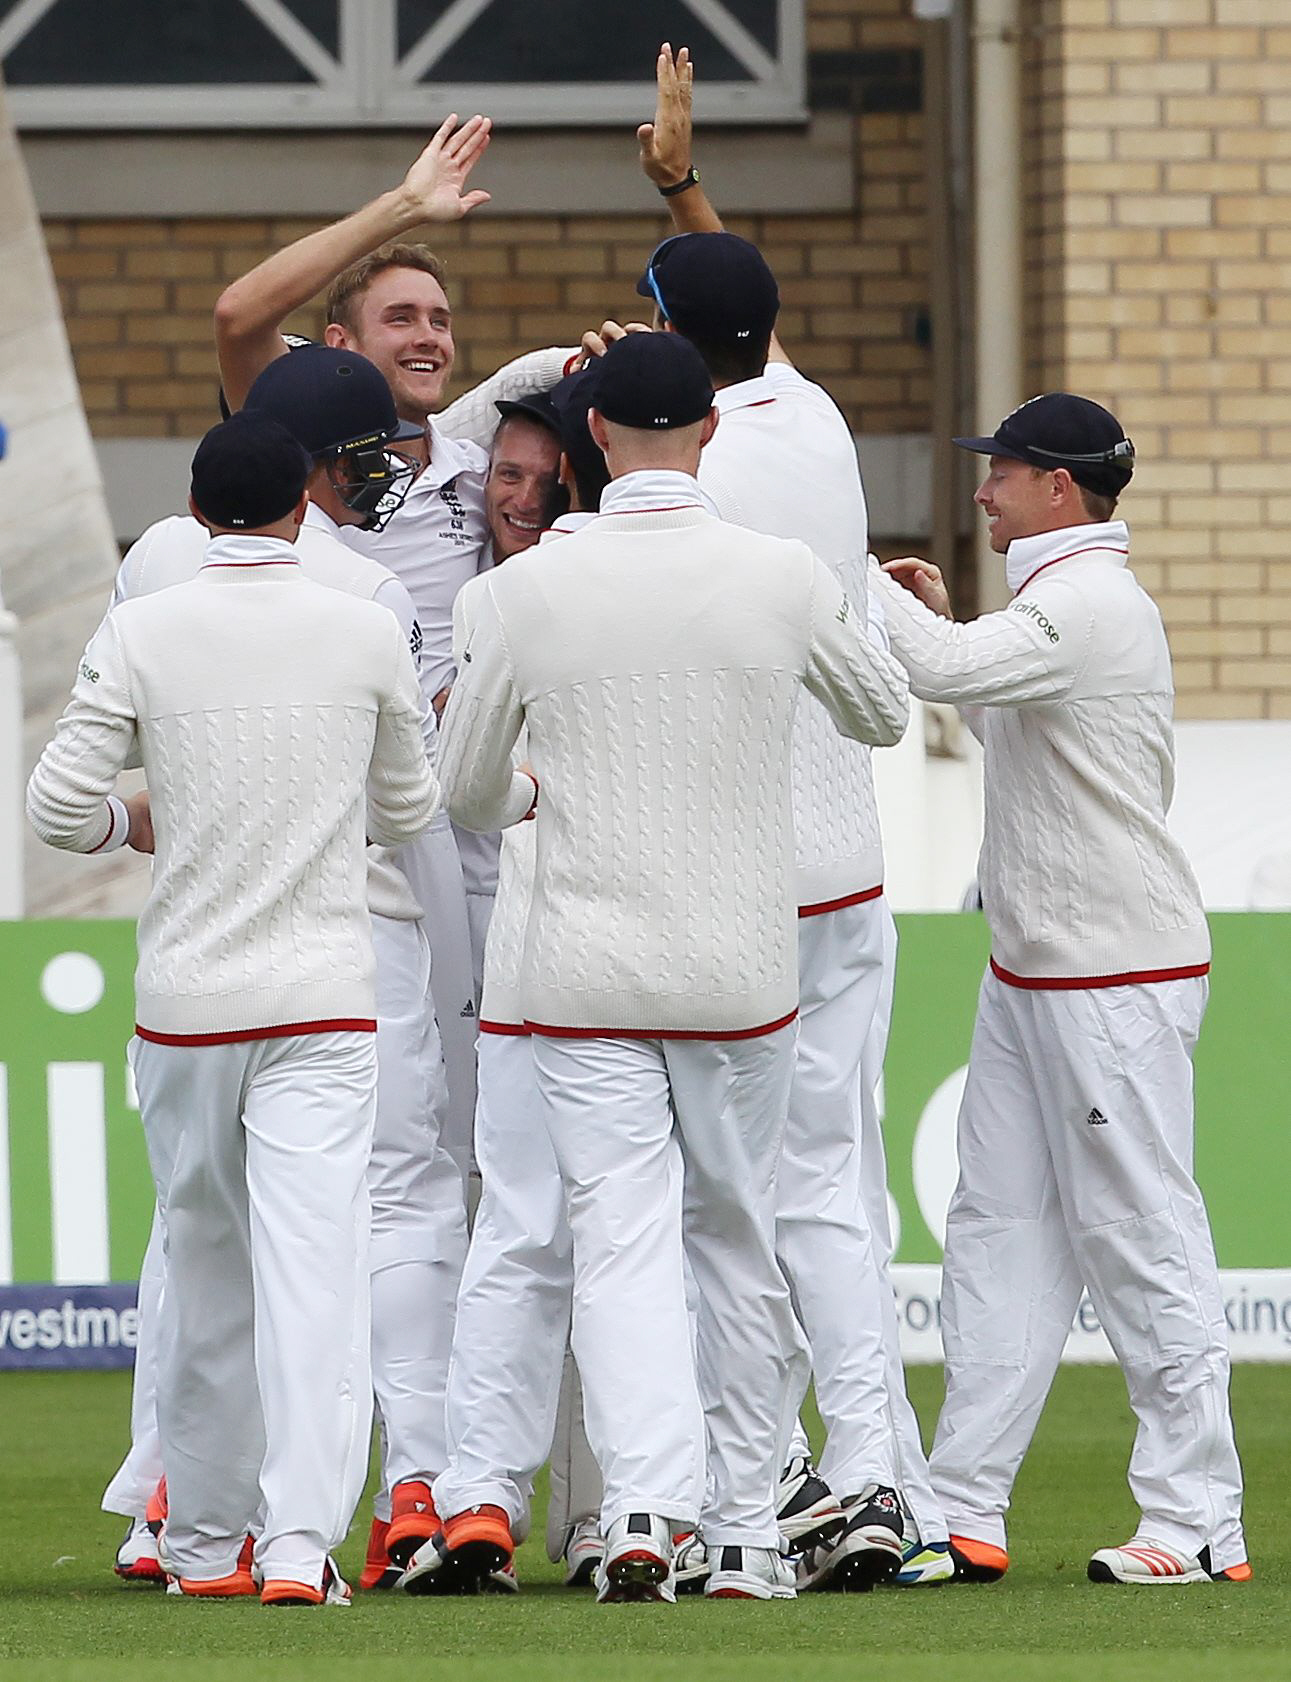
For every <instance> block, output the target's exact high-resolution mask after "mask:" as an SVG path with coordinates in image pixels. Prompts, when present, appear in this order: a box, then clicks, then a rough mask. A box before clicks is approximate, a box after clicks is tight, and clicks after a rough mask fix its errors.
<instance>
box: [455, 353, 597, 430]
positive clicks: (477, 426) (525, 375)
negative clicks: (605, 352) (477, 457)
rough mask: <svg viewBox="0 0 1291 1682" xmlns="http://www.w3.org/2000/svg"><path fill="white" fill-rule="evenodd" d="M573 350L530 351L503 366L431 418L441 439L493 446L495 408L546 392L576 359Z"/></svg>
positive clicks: (496, 419) (576, 356)
mask: <svg viewBox="0 0 1291 1682" xmlns="http://www.w3.org/2000/svg"><path fill="white" fill-rule="evenodd" d="M579 355H580V352H579V350H578V347H577V346H574V345H570V346H565V345H553V346H552V347H551V348H550V349H549V350H530V351H526V352H525V354H524V355H523V356H517V357H514V358H513V359H512V360H511V361H510V362H504V363H503V365H502V366H501V367H500V368H499V369H498V371H497V373H496V374H490V375H489V377H488V379H487V380H482V381H481V382H480V384H479V385H477V386H473V387H472V388H471V390H470V391H465V392H463V393H462V395H461V396H460V397H458V398H455V399H454V401H453V402H451V403H450V404H449V405H448V407H447V408H446V409H441V410H440V411H439V413H438V414H437V415H436V416H435V425H436V426H437V427H438V428H439V430H440V431H441V432H442V433H443V434H444V436H445V438H466V439H469V441H470V442H471V443H472V444H478V445H479V446H480V448H481V449H482V450H487V449H489V448H490V447H491V446H492V444H493V434H494V433H495V432H496V431H497V429H498V422H499V421H500V420H501V418H502V417H501V416H500V415H499V414H498V411H497V409H496V407H495V405H496V404H498V403H505V402H508V401H509V400H513V399H514V398H517V397H524V396H526V395H527V394H528V393H529V392H531V391H550V390H551V388H552V386H554V385H557V384H559V382H560V380H561V379H563V378H564V375H565V373H566V371H567V369H568V367H569V366H570V364H572V363H573V362H574V361H576V360H577V358H578V357H579Z"/></svg>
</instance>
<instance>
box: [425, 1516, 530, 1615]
mask: <svg viewBox="0 0 1291 1682" xmlns="http://www.w3.org/2000/svg"><path fill="white" fill-rule="evenodd" d="M513 1552H514V1543H513V1542H512V1539H511V1529H510V1525H509V1523H508V1521H507V1515H506V1514H505V1513H504V1512H503V1510H502V1508H501V1507H490V1506H485V1507H468V1508H467V1510H466V1511H465V1512H464V1513H457V1514H455V1515H454V1516H453V1517H452V1518H451V1519H449V1521H448V1523H447V1524H445V1525H442V1526H441V1527H440V1528H439V1529H438V1530H437V1531H436V1532H435V1534H434V1535H433V1536H432V1537H431V1538H430V1540H429V1541H427V1542H423V1543H422V1545H421V1547H419V1548H418V1549H417V1551H416V1552H415V1553H414V1554H413V1555H412V1557H411V1558H410V1559H409V1561H408V1564H407V1568H406V1569H405V1571H404V1573H403V1576H402V1577H400V1579H399V1587H400V1588H401V1589H403V1590H404V1591H405V1593H407V1594H417V1595H421V1594H479V1593H480V1591H481V1590H482V1589H484V1588H485V1587H486V1586H487V1585H488V1579H489V1578H490V1576H491V1575H492V1574H494V1573H497V1572H501V1571H505V1569H506V1567H507V1566H508V1565H510V1563H511V1555H512V1553H513ZM494 1586H495V1587H497V1586H499V1585H494ZM517 1586H518V1585H517ZM503 1592H505V1591H503Z"/></svg>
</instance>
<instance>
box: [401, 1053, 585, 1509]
mask: <svg viewBox="0 0 1291 1682" xmlns="http://www.w3.org/2000/svg"><path fill="white" fill-rule="evenodd" d="M475 1149H476V1154H477V1156H478V1158H479V1165H480V1174H481V1177H482V1181H483V1193H482V1196H481V1198H480V1205H479V1208H478V1209H477V1210H476V1214H475V1224H474V1226H473V1228H472V1230H471V1242H470V1248H469V1250H468V1251H467V1256H466V1269H465V1272H464V1273H463V1275H462V1288H461V1293H460V1295H459V1296H458V1300H457V1327H456V1333H455V1336H454V1339H453V1358H452V1363H451V1365H450V1367H449V1373H448V1407H447V1420H448V1463H447V1469H446V1470H445V1471H444V1472H443V1474H442V1475H441V1476H440V1477H438V1478H437V1479H436V1480H435V1486H434V1496H435V1507H436V1510H437V1511H438V1512H439V1513H440V1515H441V1516H442V1517H444V1518H451V1517H452V1516H453V1515H454V1514H456V1513H460V1512H464V1511H465V1510H466V1509H467V1508H468V1507H480V1506H485V1505H491V1506H496V1507H501V1508H502V1509H503V1510H504V1511H505V1512H506V1514H507V1516H508V1518H509V1520H510V1522H511V1528H512V1532H513V1533H514V1534H517V1535H520V1534H523V1533H524V1532H525V1531H527V1528H528V1521H529V1500H530V1496H531V1494H532V1489H533V1477H534V1474H535V1473H536V1472H537V1470H538V1468H539V1467H540V1466H541V1465H542V1463H543V1461H544V1460H545V1459H546V1458H547V1454H548V1450H549V1449H550V1447H551V1442H552V1433H553V1429H554V1426H555V1419H556V1403H557V1397H558V1395H559V1392H560V1382H561V1368H562V1366H563V1364H564V1359H565V1345H566V1341H567V1338H568V1335H569V1320H570V1303H571V1298H572V1293H573V1286H574V1257H573V1242H572V1239H571V1237H570V1231H569V1223H568V1221H567V1220H566V1218H565V1193H564V1187H563V1186H562V1184H561V1178H560V1169H559V1167H558V1166H557V1163H556V1157H555V1153H554V1151H553V1150H552V1145H551V1139H550V1137H549V1136H548V1133H547V1129H546V1127H545V1126H544V1123H543V1113H542V1109H541V1107H540V1105H539V1102H538V1096H537V1091H536V1088H535V1076H534V1062H533V1055H532V1051H531V1048H530V1042H529V1036H528V1035H527V1034H492V1033H482V1034H481V1035H480V1050H479V1097H478V1100H477V1102H476V1117H475Z"/></svg>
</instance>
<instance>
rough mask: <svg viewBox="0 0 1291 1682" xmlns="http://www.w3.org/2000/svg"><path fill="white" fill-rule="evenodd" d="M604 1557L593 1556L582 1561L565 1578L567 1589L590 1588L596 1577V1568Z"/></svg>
mask: <svg viewBox="0 0 1291 1682" xmlns="http://www.w3.org/2000/svg"><path fill="white" fill-rule="evenodd" d="M601 1559H602V1555H600V1554H592V1555H591V1556H590V1558H588V1559H580V1560H579V1562H578V1564H577V1565H575V1566H573V1567H572V1568H571V1569H570V1571H569V1572H568V1574H567V1575H566V1577H565V1587H566V1588H567V1589H585V1588H588V1587H590V1585H591V1582H592V1579H593V1578H594V1577H595V1575H596V1568H597V1566H598V1565H599V1564H600V1563H601Z"/></svg>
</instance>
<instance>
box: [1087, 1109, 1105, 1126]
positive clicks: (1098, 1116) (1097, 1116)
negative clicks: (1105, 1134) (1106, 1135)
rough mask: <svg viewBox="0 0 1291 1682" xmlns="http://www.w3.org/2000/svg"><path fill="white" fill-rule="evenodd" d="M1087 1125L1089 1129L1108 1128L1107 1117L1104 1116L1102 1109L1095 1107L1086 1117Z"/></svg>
mask: <svg viewBox="0 0 1291 1682" xmlns="http://www.w3.org/2000/svg"><path fill="white" fill-rule="evenodd" d="M1085 1125H1086V1126H1087V1127H1106V1126H1107V1117H1106V1116H1105V1115H1104V1114H1103V1112H1102V1111H1101V1110H1100V1109H1098V1108H1097V1107H1095V1108H1094V1109H1092V1110H1091V1111H1090V1112H1089V1114H1088V1115H1087V1116H1086V1117H1085Z"/></svg>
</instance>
